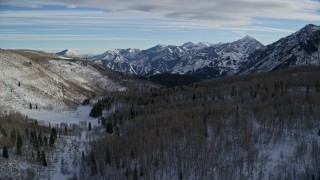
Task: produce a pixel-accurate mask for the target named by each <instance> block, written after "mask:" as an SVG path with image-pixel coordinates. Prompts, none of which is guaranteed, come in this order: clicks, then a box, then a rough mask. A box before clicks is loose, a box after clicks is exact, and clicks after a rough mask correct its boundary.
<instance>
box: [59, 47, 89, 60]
mask: <svg viewBox="0 0 320 180" xmlns="http://www.w3.org/2000/svg"><path fill="white" fill-rule="evenodd" d="M56 54H57V55H60V56H64V57H69V58H83V57H84V56H83V55H82V54H79V53H78V52H76V51H73V50H71V49H65V50H63V51H61V52H58V53H56Z"/></svg>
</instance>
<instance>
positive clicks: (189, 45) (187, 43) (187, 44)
mask: <svg viewBox="0 0 320 180" xmlns="http://www.w3.org/2000/svg"><path fill="white" fill-rule="evenodd" d="M195 46H196V45H195V44H194V43H193V42H186V43H184V44H182V45H181V47H184V48H192V47H195Z"/></svg>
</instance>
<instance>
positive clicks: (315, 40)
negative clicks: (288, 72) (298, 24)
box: [239, 24, 320, 73]
mask: <svg viewBox="0 0 320 180" xmlns="http://www.w3.org/2000/svg"><path fill="white" fill-rule="evenodd" d="M319 49H320V26H316V25H312V24H309V25H307V26H305V27H304V28H302V29H301V30H299V31H297V32H296V33H293V34H291V35H290V36H287V37H285V38H282V39H280V40H278V41H277V42H275V43H272V44H270V45H268V46H266V48H264V49H261V50H258V51H255V52H254V53H252V54H251V55H250V56H249V57H248V60H247V62H245V63H244V64H243V65H242V66H241V67H240V68H239V72H240V73H250V72H269V71H273V70H277V69H284V68H289V67H293V66H299V65H304V64H313V65H319V64H320V51H319Z"/></svg>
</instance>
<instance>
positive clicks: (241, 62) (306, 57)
mask: <svg viewBox="0 0 320 180" xmlns="http://www.w3.org/2000/svg"><path fill="white" fill-rule="evenodd" d="M319 44H320V27H319V26H316V25H312V24H310V25H307V26H305V27H304V28H302V29H301V30H299V31H297V32H296V33H294V34H292V35H290V36H288V37H285V38H282V39H280V40H279V41H277V42H275V43H272V44H270V45H268V46H264V45H263V44H261V43H260V42H259V41H257V40H256V39H254V38H252V37H250V36H245V37H243V38H241V39H239V40H237V41H234V42H230V43H218V44H212V43H204V42H200V43H197V44H194V43H192V42H187V43H184V44H183V45H181V46H172V45H168V46H166V45H157V46H154V47H152V48H149V49H146V50H138V49H115V50H110V51H107V52H105V53H103V54H101V55H97V56H94V57H92V58H90V60H92V61H96V62H100V63H101V64H103V65H104V66H106V67H109V68H111V69H113V70H115V71H120V72H124V73H128V74H135V75H140V76H148V75H153V74H154V73H178V74H188V75H194V76H197V77H198V78H200V79H206V78H211V77H221V76H225V75H232V74H236V73H250V72H260V71H272V70H276V69H281V68H288V67H292V66H297V65H302V64H320V63H319V59H320V52H319V50H318V49H319V48H320V46H319Z"/></svg>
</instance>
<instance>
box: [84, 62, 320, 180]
mask: <svg viewBox="0 0 320 180" xmlns="http://www.w3.org/2000/svg"><path fill="white" fill-rule="evenodd" d="M319 83H320V68H319V67H314V66H310V67H307V66H306V67H297V68H292V69H288V70H282V71H277V72H273V73H260V74H251V75H242V76H235V77H225V78H219V79H213V80H208V81H203V82H199V83H196V84H193V85H189V86H177V87H174V88H163V89H153V90H151V91H150V92H140V91H133V92H113V93H109V94H108V95H107V96H108V97H107V98H105V99H104V100H102V101H99V102H98V104H97V105H96V107H105V108H106V109H109V108H110V107H112V105H115V104H117V107H118V109H117V110H116V111H115V113H113V114H112V115H109V116H105V117H102V118H101V121H102V124H103V125H104V126H105V131H106V135H105V137H104V138H101V139H97V140H95V141H93V142H92V148H93V153H94V156H92V157H94V158H92V159H91V161H90V166H91V168H92V169H91V170H93V171H92V172H93V174H92V175H95V176H98V177H103V178H107V179H108V178H111V179H125V178H128V179H311V178H320V126H319V125H320V122H319V118H320V84H319Z"/></svg>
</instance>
